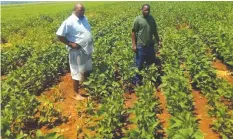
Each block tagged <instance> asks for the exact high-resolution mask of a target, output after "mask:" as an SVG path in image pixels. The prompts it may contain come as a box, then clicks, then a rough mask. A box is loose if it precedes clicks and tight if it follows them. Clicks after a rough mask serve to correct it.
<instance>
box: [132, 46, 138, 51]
mask: <svg viewBox="0 0 233 139" xmlns="http://www.w3.org/2000/svg"><path fill="white" fill-rule="evenodd" d="M136 49H137V48H136V45H132V50H133V52H134V53H136Z"/></svg>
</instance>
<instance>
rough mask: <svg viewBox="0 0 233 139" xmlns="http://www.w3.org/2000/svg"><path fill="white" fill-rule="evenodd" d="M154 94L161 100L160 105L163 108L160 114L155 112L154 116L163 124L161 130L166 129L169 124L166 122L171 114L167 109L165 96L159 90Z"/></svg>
mask: <svg viewBox="0 0 233 139" xmlns="http://www.w3.org/2000/svg"><path fill="white" fill-rule="evenodd" d="M156 96H157V97H158V98H159V100H160V102H161V107H162V110H163V112H162V113H161V114H157V115H156V116H157V117H158V118H159V120H160V122H161V123H162V124H163V130H164V131H166V129H167V128H168V126H169V124H168V122H169V118H170V117H171V115H170V114H169V112H168V111H167V103H166V97H165V96H164V94H163V93H162V92H161V91H160V90H158V92H157V93H156ZM164 134H165V133H164ZM165 138H167V135H166V134H165Z"/></svg>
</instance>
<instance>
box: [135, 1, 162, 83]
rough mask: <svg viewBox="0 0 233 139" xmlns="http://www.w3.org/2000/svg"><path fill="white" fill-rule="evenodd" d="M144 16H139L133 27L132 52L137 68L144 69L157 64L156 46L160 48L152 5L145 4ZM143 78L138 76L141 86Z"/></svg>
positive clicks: (137, 81) (143, 7) (142, 9)
mask: <svg viewBox="0 0 233 139" xmlns="http://www.w3.org/2000/svg"><path fill="white" fill-rule="evenodd" d="M141 11H142V15H140V16H137V17H136V19H135V20H134V23H133V27H132V50H133V51H134V52H135V53H136V58H135V60H136V67H137V68H138V70H139V71H140V70H142V69H143V63H144V62H146V66H149V65H151V64H153V63H155V49H154V45H155V44H157V46H160V45H161V43H160V40H159V35H158V31H157V25H156V22H155V19H154V18H153V17H152V16H151V15H150V5H148V4H144V5H142V8H141ZM141 81H142V76H141V75H139V74H137V75H136V84H141Z"/></svg>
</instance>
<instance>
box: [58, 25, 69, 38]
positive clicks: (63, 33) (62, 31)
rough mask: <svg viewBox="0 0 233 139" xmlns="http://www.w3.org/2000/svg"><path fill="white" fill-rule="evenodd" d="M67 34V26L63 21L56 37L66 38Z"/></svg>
mask: <svg viewBox="0 0 233 139" xmlns="http://www.w3.org/2000/svg"><path fill="white" fill-rule="evenodd" d="M67 33H68V25H67V22H66V21H64V22H63V23H62V24H61V26H60V27H59V28H58V30H57V32H56V35H58V36H66V35H67Z"/></svg>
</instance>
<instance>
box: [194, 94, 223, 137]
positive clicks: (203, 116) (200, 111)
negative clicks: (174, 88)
mask: <svg viewBox="0 0 233 139" xmlns="http://www.w3.org/2000/svg"><path fill="white" fill-rule="evenodd" d="M192 95H193V99H194V102H195V105H194V107H195V109H194V112H195V114H196V116H197V119H198V120H199V128H200V130H201V131H202V133H203V134H204V138H205V139H219V134H217V133H215V132H213V131H212V130H211V128H210V125H211V124H212V123H213V120H214V119H213V118H211V117H210V116H209V114H208V110H209V108H208V103H207V99H206V98H205V97H204V96H203V95H202V94H201V93H200V91H196V90H193V91H192Z"/></svg>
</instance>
